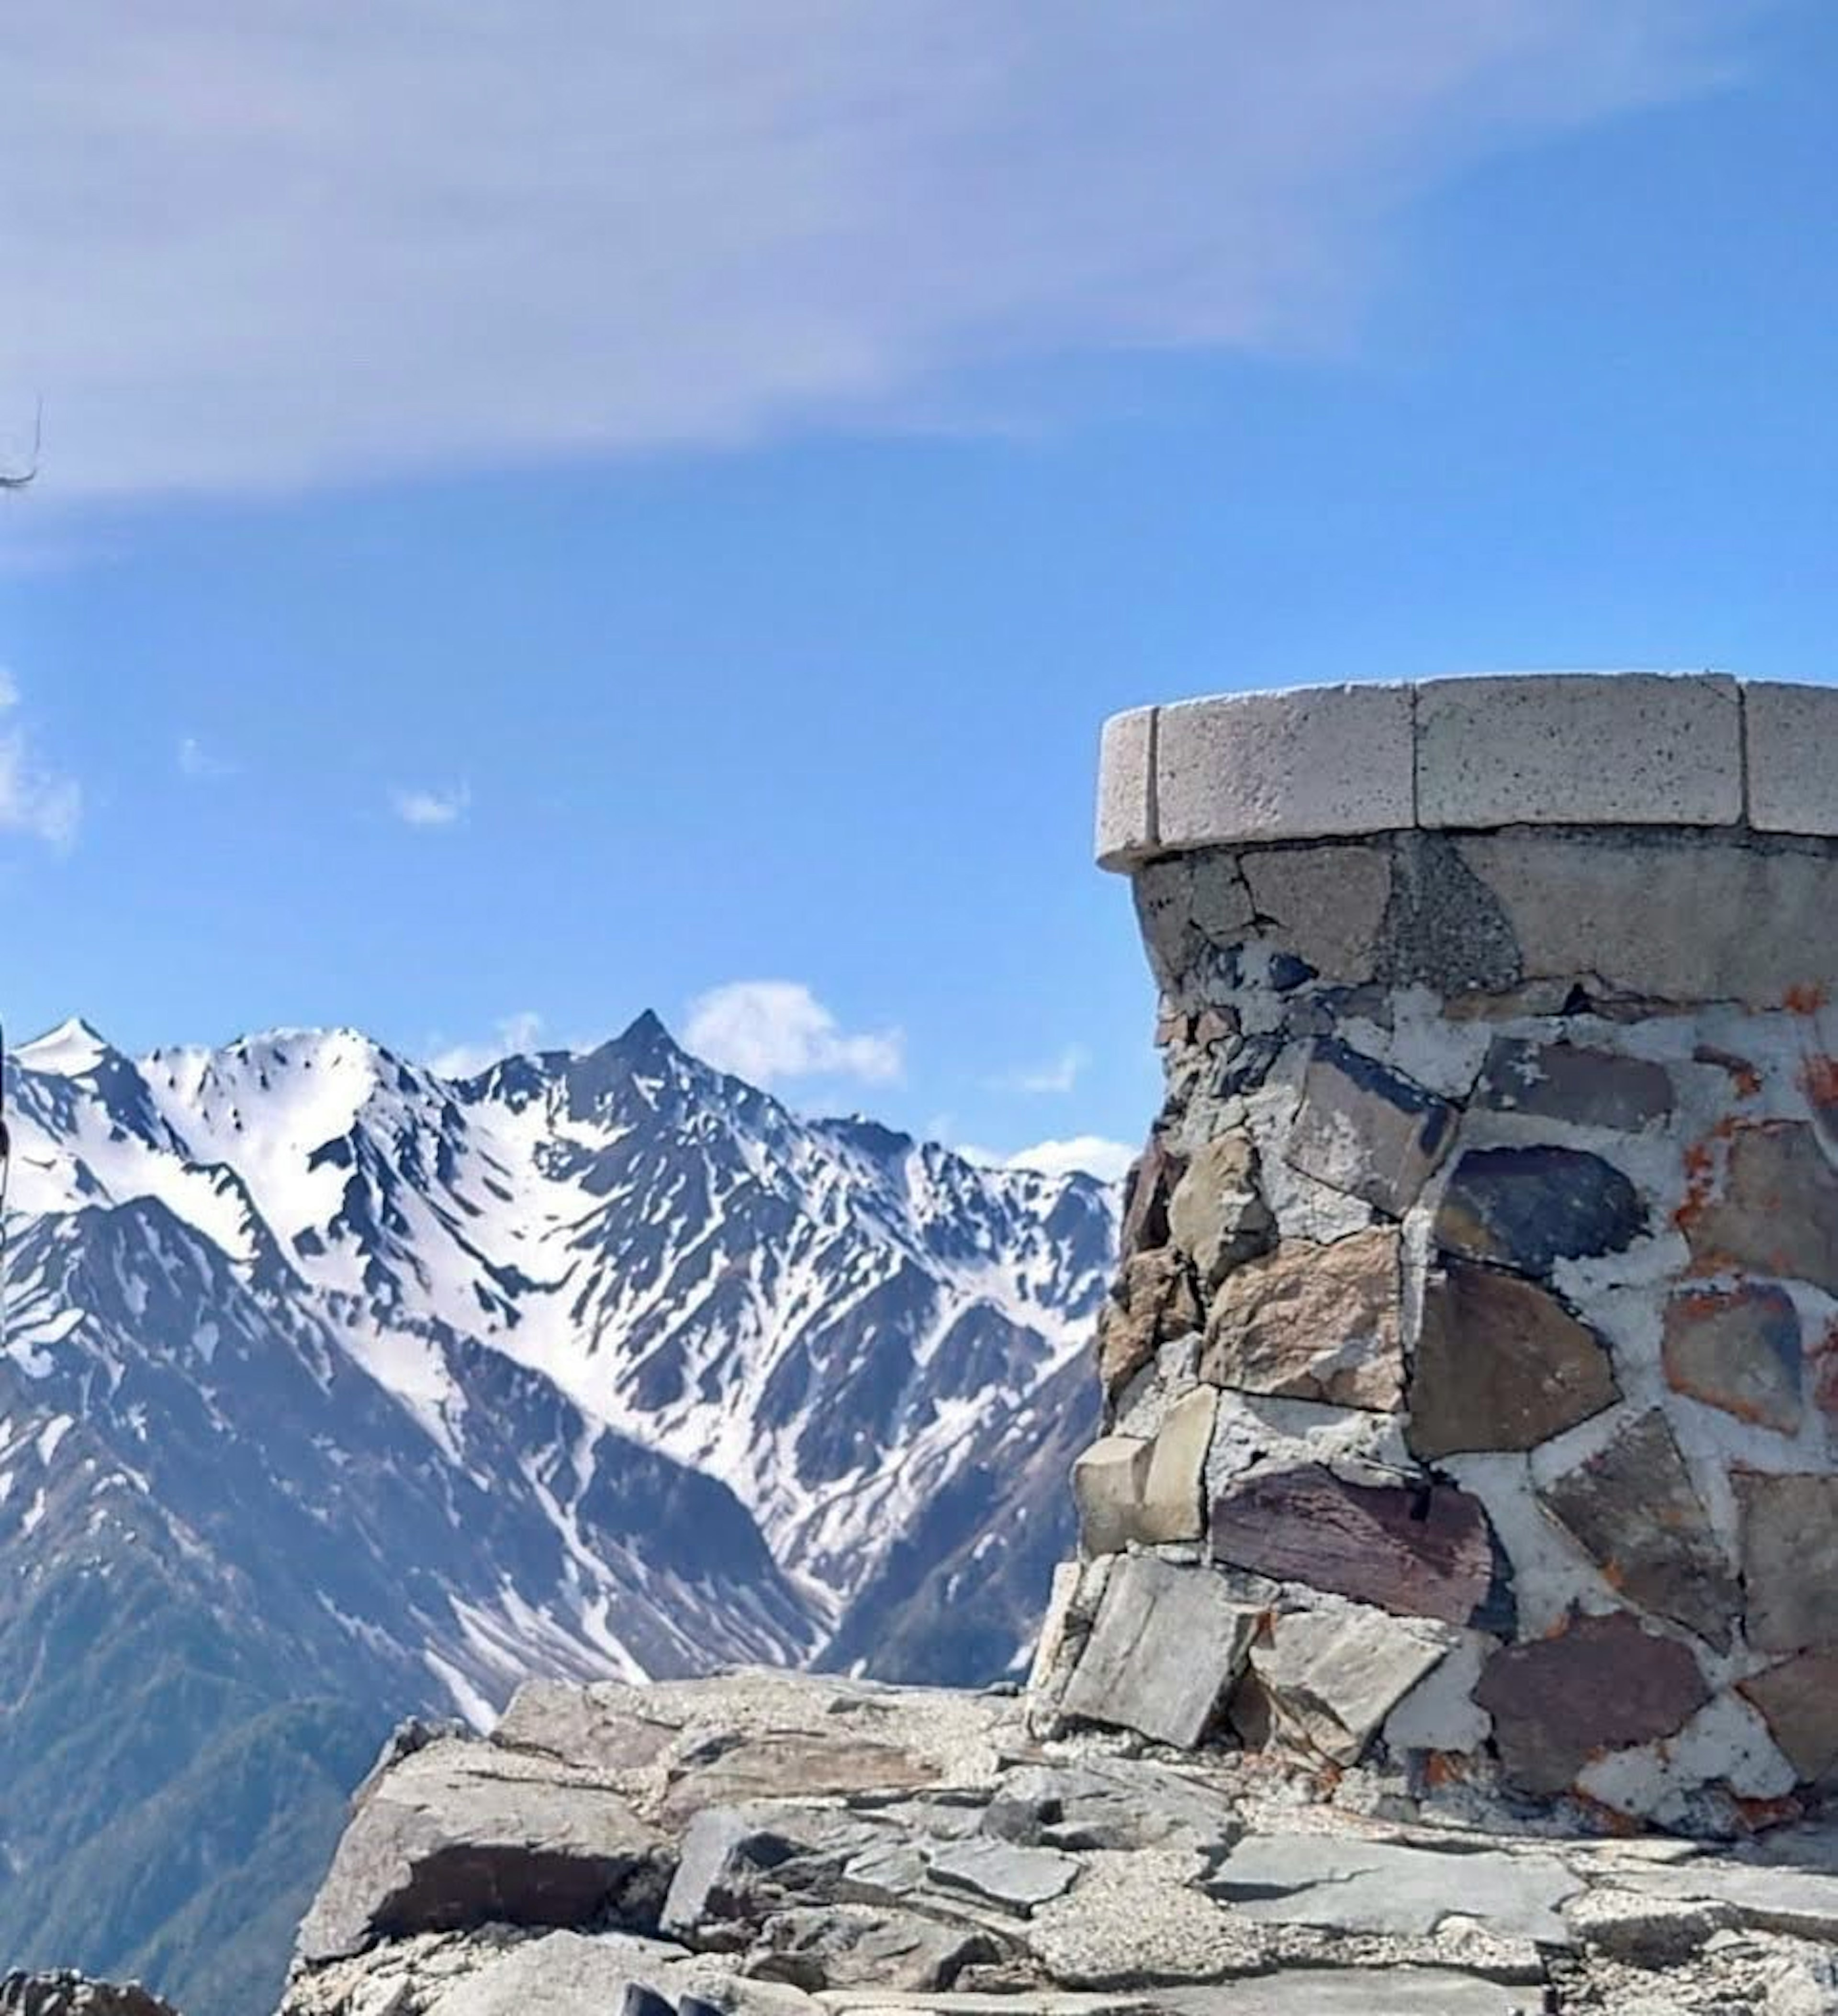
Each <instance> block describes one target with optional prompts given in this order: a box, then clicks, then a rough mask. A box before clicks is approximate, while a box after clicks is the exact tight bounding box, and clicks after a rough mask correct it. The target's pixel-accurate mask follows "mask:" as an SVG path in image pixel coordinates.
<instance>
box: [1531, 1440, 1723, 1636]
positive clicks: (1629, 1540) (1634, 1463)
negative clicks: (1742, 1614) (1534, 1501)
mask: <svg viewBox="0 0 1838 2016" xmlns="http://www.w3.org/2000/svg"><path fill="white" fill-rule="evenodd" d="M1544 1503H1545V1505H1546V1507H1547V1508H1548V1510H1549V1511H1550V1513H1551V1516H1552V1517H1554V1518H1555V1519H1556V1520H1557V1521H1559V1523H1560V1524H1561V1525H1563V1526H1565V1527H1566V1528H1568V1529H1569V1530H1570V1532H1572V1533H1573V1534H1574V1535H1575V1536H1576V1538H1577V1541H1578V1543H1580V1545H1581V1546H1582V1548H1583V1550H1584V1552H1585V1553H1588V1555H1589V1557H1590V1558H1591V1560H1592V1561H1595V1562H1596V1563H1597V1564H1598V1565H1599V1567H1600V1568H1601V1569H1602V1573H1603V1574H1604V1575H1606V1577H1607V1578H1608V1579H1609V1582H1611V1583H1612V1584H1613V1586H1615V1587H1616V1589H1620V1590H1621V1591H1622V1592H1623V1593H1624V1594H1625V1595H1626V1596H1627V1597H1628V1598H1629V1599H1630V1600H1631V1601H1632V1602H1634V1603H1636V1604H1639V1605H1640V1607H1642V1609H1643V1610H1651V1611H1656V1613H1657V1614H1658V1615H1660V1616H1661V1617H1669V1618H1671V1619H1672V1621H1673V1622H1674V1623H1675V1624H1682V1625H1684V1626H1685V1629H1687V1630H1688V1631H1695V1632H1696V1633H1697V1634H1698V1635H1699V1637H1701V1638H1703V1639H1706V1640H1708V1641H1709V1642H1710V1643H1711V1644H1713V1645H1715V1646H1716V1647H1718V1649H1719V1650H1722V1649H1724V1648H1725V1647H1728V1643H1729V1637H1730V1628H1731V1625H1732V1622H1733V1621H1734V1619H1735V1615H1736V1614H1737V1612H1738V1611H1739V1610H1740V1609H1741V1607H1742V1591H1741V1589H1739V1587H1738V1586H1737V1582H1736V1579H1735V1575H1734V1574H1733V1573H1732V1571H1731V1569H1730V1566H1729V1563H1728V1561H1727V1560H1726V1559H1725V1558H1724V1551H1723V1549H1722V1547H1721V1545H1720V1544H1719V1543H1718V1541H1717V1535H1716V1533H1715V1532H1714V1530H1713V1529H1712V1527H1711V1525H1710V1514H1708V1513H1707V1512H1706V1510H1705V1509H1704V1502H1703V1499H1701V1498H1699V1496H1698V1494H1697V1491H1696V1488H1695V1487H1694V1486H1693V1485H1692V1481H1691V1473H1690V1472H1689V1471H1688V1470H1687V1469H1686V1468H1685V1459H1684V1457H1683V1456H1681V1455H1680V1454H1679V1453H1678V1443H1677V1442H1674V1440H1673V1439H1672V1431H1671V1430H1670V1428H1669V1427H1667V1425H1666V1417H1664V1415H1663V1414H1662V1413H1660V1410H1659V1409H1657V1408H1655V1409H1652V1412H1651V1413H1645V1414H1642V1416H1641V1417H1640V1418H1639V1419H1638V1420H1636V1421H1632V1422H1630V1423H1629V1424H1627V1426H1626V1427H1624V1428H1622V1429H1621V1430H1620V1431H1619V1433H1617V1434H1616V1436H1615V1438H1614V1439H1613V1441H1612V1442H1609V1443H1608V1444H1607V1445H1606V1446H1605V1447H1603V1448H1602V1449H1599V1450H1598V1451H1597V1452H1596V1453H1595V1455H1594V1456H1591V1458H1590V1459H1589V1460H1588V1462H1587V1463H1582V1464H1580V1465H1579V1466H1578V1467H1577V1468H1576V1469H1575V1470H1573V1471H1570V1472H1569V1473H1568V1474H1566V1475H1565V1476H1563V1477H1561V1478H1559V1479H1558V1480H1557V1481H1556V1482H1555V1484H1553V1485H1551V1486H1550V1487H1549V1488H1548V1489H1547V1491H1546V1492H1545V1494H1544Z"/></svg>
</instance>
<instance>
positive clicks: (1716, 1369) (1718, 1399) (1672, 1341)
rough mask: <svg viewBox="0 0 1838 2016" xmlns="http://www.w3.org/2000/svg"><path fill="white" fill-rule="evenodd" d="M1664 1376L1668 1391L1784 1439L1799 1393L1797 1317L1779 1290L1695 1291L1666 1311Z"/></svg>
mask: <svg viewBox="0 0 1838 2016" xmlns="http://www.w3.org/2000/svg"><path fill="white" fill-rule="evenodd" d="M1664 1352H1665V1363H1666V1378H1667V1382H1668V1384H1670V1386H1671V1387H1672V1388H1673V1390H1674V1391H1675V1392H1679V1393H1688V1394H1689V1395H1691V1397H1692V1399H1694V1400H1702V1401H1703V1402H1704V1404H1705V1405H1706V1406H1709V1407H1717V1408H1721V1409H1722V1411H1723V1412H1724V1413H1726V1414H1734V1415H1735V1417H1736V1418H1737V1419H1738V1420H1742V1421H1753V1422H1754V1423H1755V1424H1757V1426H1758V1427H1764V1428H1774V1429H1775V1430H1778V1431H1779V1433H1781V1434H1782V1435H1792V1434H1793V1432H1794V1431H1795V1430H1796V1429H1797V1428H1798V1427H1799V1426H1800V1420H1801V1418H1802V1417H1803V1416H1804V1413H1805V1411H1806V1409H1805V1403H1804V1400H1803V1399H1802V1398H1801V1395H1800V1367H1801V1364H1802V1361H1803V1352H1802V1350H1801V1345H1800V1314H1799V1312H1798V1311H1797V1309H1795V1308H1794V1306H1793V1298H1791V1297H1790V1296H1789V1295H1788V1294H1786V1291H1784V1290H1782V1289H1780V1288H1777V1287H1771V1286H1768V1285H1763V1284H1757V1283H1744V1284H1743V1285H1742V1286H1740V1287H1735V1288H1713V1287H1708V1286H1696V1287H1689V1288H1686V1289H1685V1290H1683V1291H1681V1292H1680V1293H1679V1294H1675V1295H1674V1297H1673V1298H1672V1299H1671V1301H1670V1302H1668V1303H1667V1305H1666V1334H1665V1345H1664Z"/></svg>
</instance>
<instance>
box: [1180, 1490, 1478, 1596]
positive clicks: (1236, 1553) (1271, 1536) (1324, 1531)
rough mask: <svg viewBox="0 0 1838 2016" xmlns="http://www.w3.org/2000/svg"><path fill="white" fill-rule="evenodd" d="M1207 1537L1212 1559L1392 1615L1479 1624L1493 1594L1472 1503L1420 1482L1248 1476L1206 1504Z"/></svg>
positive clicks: (1454, 1492) (1459, 1494) (1463, 1494)
mask: <svg viewBox="0 0 1838 2016" xmlns="http://www.w3.org/2000/svg"><path fill="white" fill-rule="evenodd" d="M1212 1535H1213V1558H1214V1559H1215V1560H1216V1561H1225V1562H1227V1563H1229V1564H1231V1566H1232V1567H1234V1568H1249V1569H1250V1570H1252V1571H1253V1572H1254V1573H1256V1574H1258V1575H1268V1576H1270V1578H1271V1579H1273V1580H1274V1581H1278V1582H1302V1583H1304V1584H1306V1586H1308V1587H1310V1588H1311V1589H1324V1590H1325V1591H1327V1592H1328V1593H1329V1594H1331V1595H1335V1596H1346V1597H1352V1598H1353V1600H1354V1601H1355V1602H1357V1603H1369V1604H1375V1605H1376V1606H1377V1607H1378V1608H1379V1609H1381V1610H1389V1611H1392V1612H1393V1613H1394V1614H1395V1615H1400V1616H1407V1617H1435V1618H1440V1619H1441V1620H1442V1622H1443V1623H1445V1624H1469V1623H1472V1622H1477V1621H1484V1620H1483V1619H1482V1618H1481V1617H1480V1613H1483V1612H1484V1611H1485V1610H1486V1608H1487V1604H1488V1601H1489V1599H1490V1597H1491V1596H1492V1594H1493V1589H1494V1550H1493V1540H1492V1535H1491V1533H1490V1529H1489V1528H1488V1525H1487V1514H1486V1513H1485V1512H1484V1511H1483V1510H1482V1507H1481V1505H1480V1502H1479V1499H1475V1498H1472V1497H1470V1496H1469V1495H1468V1494H1467V1493H1466V1492H1462V1491H1457V1490H1454V1489H1451V1487H1449V1486H1447V1485H1438V1484H1433V1483H1432V1482H1430V1481H1429V1479H1427V1478H1425V1480H1424V1481H1423V1482H1422V1484H1421V1485H1415V1486H1412V1485H1403V1484H1397V1485H1393V1484H1353V1483H1350V1482H1348V1481H1346V1479H1345V1478H1341V1477H1338V1476H1336V1475H1335V1474H1334V1472H1333V1471H1330V1470H1328V1469H1327V1468H1326V1467H1324V1466H1323V1465H1321V1464H1319V1463H1306V1464H1303V1465H1302V1466H1300V1467H1298V1468H1296V1469H1293V1470H1278V1471H1263V1472H1261V1473H1254V1474H1252V1475H1250V1476H1248V1477H1246V1478H1243V1479H1242V1481H1239V1482H1238V1483H1236V1484H1234V1485H1232V1486H1231V1488H1230V1489H1228V1490H1227V1491H1226V1492H1224V1493H1222V1494H1221V1495H1220V1496H1219V1497H1218V1498H1216V1499H1214V1501H1213V1518H1212Z"/></svg>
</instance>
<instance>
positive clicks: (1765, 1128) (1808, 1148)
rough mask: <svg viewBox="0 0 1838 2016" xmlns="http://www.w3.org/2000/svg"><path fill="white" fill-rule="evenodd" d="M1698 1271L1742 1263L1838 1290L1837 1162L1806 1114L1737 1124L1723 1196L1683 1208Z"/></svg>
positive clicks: (1751, 1270) (1758, 1271)
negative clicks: (1802, 1117)
mask: <svg viewBox="0 0 1838 2016" xmlns="http://www.w3.org/2000/svg"><path fill="white" fill-rule="evenodd" d="M1679 1222H1680V1223H1681V1225H1682V1226H1683V1227H1684V1229H1685V1237H1686V1239H1687V1240H1688V1241H1689V1242H1690V1245H1691V1252H1692V1262H1693V1263H1694V1264H1695V1265H1696V1267H1697V1268H1698V1269H1699V1272H1700V1273H1706V1274H1714V1273H1721V1272H1722V1271H1723V1270H1724V1269H1729V1268H1739V1269H1742V1270H1744V1271H1745V1272H1747V1273H1755V1274H1773V1275H1777V1276H1783V1277H1785V1278H1786V1279H1787V1280H1799V1281H1811V1282H1814V1283H1816V1284H1817V1285H1818V1287H1822V1288H1824V1289H1825V1290H1827V1291H1829V1292H1831V1293H1833V1294H1838V1169H1834V1168H1833V1166H1832V1165H1831V1163H1830V1162H1829V1161H1827V1160H1826V1158H1825V1153H1824V1151H1823V1150H1822V1149H1821V1147H1819V1142H1818V1136H1817V1135H1816V1134H1815V1133H1814V1132H1813V1130H1812V1129H1811V1128H1810V1127H1809V1126H1807V1125H1805V1124H1804V1122H1803V1121H1786V1120H1771V1121H1764V1122H1761V1123H1760V1124H1758V1125H1755V1126H1752V1127H1741V1128H1738V1129H1736V1131H1735V1133H1734V1134H1733V1135H1732V1136H1731V1138H1730V1143H1729V1158H1728V1163H1727V1164H1726V1165H1725V1167H1724V1177H1723V1188H1722V1191H1721V1194H1720V1195H1718V1196H1716V1197H1710V1198H1706V1199H1701V1200H1694V1201H1692V1203H1690V1204H1687V1205H1686V1206H1685V1208H1684V1210H1683V1211H1681V1213H1680V1215H1679Z"/></svg>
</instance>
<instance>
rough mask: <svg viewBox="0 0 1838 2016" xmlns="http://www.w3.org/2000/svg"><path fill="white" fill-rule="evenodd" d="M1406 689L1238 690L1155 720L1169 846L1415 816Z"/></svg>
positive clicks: (1386, 823) (1159, 796)
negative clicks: (1272, 691) (1292, 691)
mask: <svg viewBox="0 0 1838 2016" xmlns="http://www.w3.org/2000/svg"><path fill="white" fill-rule="evenodd" d="M1156 735H1157V744H1158V747H1157V757H1156V765H1155V787H1156V801H1157V806H1158V812H1159V828H1160V830H1159V836H1158V837H1159V842H1160V844H1161V845H1162V847H1163V848H1191V847H1201V846H1206V845H1208V844H1214V843H1226V844H1230V843H1231V842H1234V841H1262V840H1309V839H1319V838H1322V837H1328V836H1331V835H1333V834H1336V833H1375V832H1382V831H1384V830H1386V829H1387V828H1390V827H1396V826H1410V825H1411V824H1413V823H1415V816H1416V814H1415V796H1414V786H1413V772H1414V768H1415V756H1414V751H1413V745H1412V740H1411V689H1409V687H1407V686H1322V687H1314V688H1307V689H1302V690H1300V691H1297V692H1294V693H1234V694H1229V695H1225V696H1223V697H1220V698H1218V699H1215V700H1187V701H1184V702H1183V703H1181V704H1180V705H1178V706H1174V707H1163V708H1162V710H1161V711H1160V715H1159V718H1158V721H1157V724H1156Z"/></svg>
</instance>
